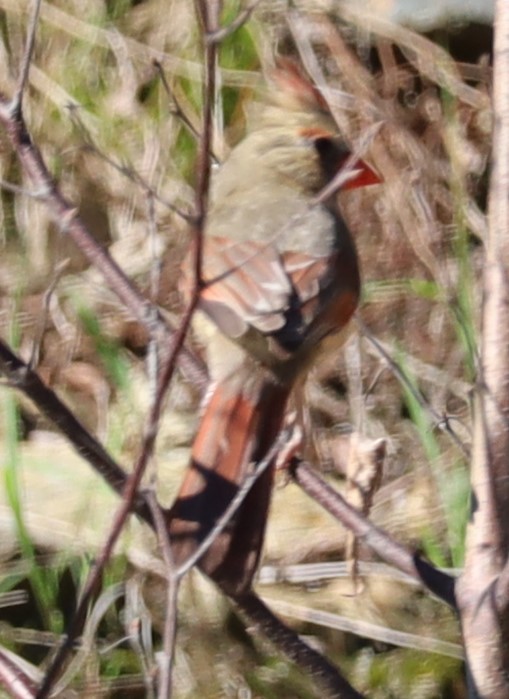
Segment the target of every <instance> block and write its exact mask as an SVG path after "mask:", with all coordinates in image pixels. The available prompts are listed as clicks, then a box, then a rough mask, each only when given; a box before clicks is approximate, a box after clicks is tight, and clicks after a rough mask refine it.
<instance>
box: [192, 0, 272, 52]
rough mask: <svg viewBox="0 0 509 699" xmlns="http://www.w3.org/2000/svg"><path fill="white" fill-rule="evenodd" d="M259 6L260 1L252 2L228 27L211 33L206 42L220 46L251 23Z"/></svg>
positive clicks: (254, 0) (253, 0)
mask: <svg viewBox="0 0 509 699" xmlns="http://www.w3.org/2000/svg"><path fill="white" fill-rule="evenodd" d="M259 4H260V0H252V1H251V2H250V3H249V5H248V6H247V7H245V8H244V9H243V10H241V11H240V12H239V14H238V15H237V16H236V17H235V19H233V20H232V21H231V22H230V24H228V25H227V26H226V27H222V28H221V29H216V30H215V31H210V32H209V33H208V34H207V35H206V37H205V38H206V41H207V42H208V43H215V44H220V43H221V42H222V41H224V40H225V39H227V38H228V37H229V36H231V35H232V34H234V33H235V32H236V31H237V29H240V28H241V27H242V26H243V25H244V24H245V23H246V22H248V21H249V18H250V17H251V15H252V14H253V12H254V11H255V9H256V8H257V6H258V5H259Z"/></svg>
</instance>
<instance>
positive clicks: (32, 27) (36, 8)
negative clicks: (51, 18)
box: [10, 0, 42, 118]
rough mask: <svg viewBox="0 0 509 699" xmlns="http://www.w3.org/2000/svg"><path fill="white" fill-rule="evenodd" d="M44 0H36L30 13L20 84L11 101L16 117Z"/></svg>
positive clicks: (26, 81) (26, 78)
mask: <svg viewBox="0 0 509 699" xmlns="http://www.w3.org/2000/svg"><path fill="white" fill-rule="evenodd" d="M41 2H42V0H34V2H33V5H32V14H31V15H30V22H29V25H28V34H27V39H26V42H25V50H24V52H23V59H22V61H21V68H20V71H19V78H18V84H17V86H16V92H15V93H14V97H13V99H12V101H11V105H10V106H11V109H12V114H13V116H14V117H15V118H17V117H20V116H21V109H22V102H23V95H24V93H25V89H26V86H27V83H28V72H29V70H30V64H31V62H32V56H33V54H34V47H35V35H36V32H37V25H38V23H39V14H40V10H41Z"/></svg>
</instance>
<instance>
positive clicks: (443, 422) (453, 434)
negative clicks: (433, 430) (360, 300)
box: [355, 314, 470, 459]
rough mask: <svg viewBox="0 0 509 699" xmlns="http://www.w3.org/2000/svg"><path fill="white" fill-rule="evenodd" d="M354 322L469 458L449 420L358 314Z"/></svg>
mask: <svg viewBox="0 0 509 699" xmlns="http://www.w3.org/2000/svg"><path fill="white" fill-rule="evenodd" d="M355 322H356V324H357V326H358V328H359V330H360V331H361V333H362V334H363V336H364V337H365V338H366V339H367V340H368V342H370V343H371V345H373V347H374V348H375V349H376V351H377V352H378V354H379V355H380V356H381V357H382V358H383V359H384V361H385V362H387V364H388V366H389V367H390V369H391V371H392V373H393V374H394V376H395V377H396V378H397V379H398V381H399V382H400V383H401V384H402V385H403V386H404V387H405V389H406V390H407V391H409V392H410V393H411V394H412V396H413V398H414V399H415V400H416V401H417V402H418V403H419V405H420V406H421V407H422V408H424V410H426V411H427V412H428V413H429V415H431V417H432V418H433V421H434V423H435V425H437V426H438V427H440V429H441V430H442V431H443V432H445V433H446V434H448V435H449V437H450V438H451V439H452V441H453V442H454V443H455V444H456V446H457V447H458V448H459V449H460V451H461V452H462V453H463V455H464V456H465V458H466V459H469V458H470V449H469V448H468V447H467V445H466V444H465V443H464V442H463V441H462V440H461V439H460V437H459V436H458V435H457V434H456V432H455V430H454V429H453V427H452V426H451V420H450V419H444V416H443V415H441V414H440V413H438V412H437V411H436V410H435V408H434V407H433V406H432V405H431V404H430V403H429V402H428V401H427V400H426V399H425V398H424V396H423V395H422V393H421V392H420V391H419V390H418V389H416V388H415V386H413V384H412V382H411V381H409V380H408V377H407V376H406V374H405V372H404V371H402V369H401V367H400V366H399V365H398V363H397V362H395V361H394V359H393V358H392V357H391V356H390V354H389V353H388V352H387V351H386V350H385V348H384V347H383V346H382V345H381V343H380V342H379V341H378V340H377V338H376V337H375V336H374V335H373V333H372V332H371V331H370V330H369V328H368V327H367V325H365V323H364V322H363V321H362V319H361V318H360V316H359V315H358V314H356V315H355Z"/></svg>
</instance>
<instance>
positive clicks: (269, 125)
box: [169, 64, 379, 596]
mask: <svg viewBox="0 0 509 699" xmlns="http://www.w3.org/2000/svg"><path fill="white" fill-rule="evenodd" d="M274 80H275V83H276V87H277V90H276V91H275V95H274V97H273V99H272V101H271V103H270V104H268V105H267V106H266V107H265V108H264V110H263V112H262V114H261V116H260V119H259V122H258V124H257V128H256V129H255V130H253V131H251V132H250V133H249V135H248V136H247V137H246V138H245V139H244V140H243V141H241V142H240V143H239V145H237V146H236V147H235V148H234V149H233V151H232V152H231V154H230V156H229V158H228V159H227V160H226V161H225V162H224V164H223V165H222V166H221V167H220V169H219V171H218V173H217V175H216V177H215V182H214V184H213V189H212V204H211V207H210V210H209V212H208V217H207V224H206V230H205V239H204V246H203V281H204V285H203V287H202V289H201V292H200V301H199V309H200V311H199V314H198V315H200V316H201V317H200V318H199V322H198V334H199V337H200V338H201V340H202V342H203V343H204V344H205V345H206V348H207V360H208V367H209V371H210V376H211V379H212V382H213V383H212V389H211V391H210V392H209V396H208V400H207V402H206V405H205V407H204V413H203V417H202V419H201V423H200V425H199V428H198V433H197V436H196V438H195V441H194V444H193V448H192V456H191V462H190V465H189V468H188V470H187V473H186V475H185V477H184V481H183V483H182V486H181V489H180V492H179V495H178V497H177V500H176V502H175V504H174V506H173V507H172V508H171V510H170V516H169V523H170V535H171V541H172V544H173V554H174V557H175V560H176V562H177V563H178V562H181V561H183V560H184V559H185V558H187V556H189V555H190V554H192V553H193V552H194V551H195V550H196V547H197V546H198V545H199V543H200V542H201V541H202V540H203V538H204V537H205V536H206V535H207V534H208V533H209V532H210V531H211V529H212V528H213V526H214V524H215V522H216V521H217V519H218V518H219V517H220V516H221V515H222V513H223V512H224V510H225V508H226V507H227V506H228V504H229V502H230V501H231V499H232V497H233V496H234V494H235V493H236V491H237V489H238V488H239V485H240V484H241V483H242V482H243V480H244V478H245V477H246V474H247V473H248V472H249V470H250V469H251V468H252V466H253V464H255V463H256V462H258V461H260V460H261V459H263V457H264V456H265V455H266V454H267V453H268V450H269V449H270V448H271V446H272V445H273V443H274V440H275V439H276V437H277V435H278V433H279V431H280V429H281V427H282V423H283V419H284V414H285V407H286V404H287V401H288V397H289V395H290V392H291V391H292V388H293V387H294V386H295V384H296V383H297V381H298V380H299V379H300V378H301V377H303V376H305V374H306V372H307V370H308V369H309V367H310V365H311V364H312V363H313V362H314V361H316V357H317V355H319V353H320V352H321V351H323V349H324V344H326V343H325V340H326V339H327V338H328V337H329V336H335V337H338V336H340V335H341V330H343V328H344V327H345V326H346V325H347V323H348V320H349V319H350V317H351V315H352V313H353V312H354V310H355V308H356V306H357V302H358V298H359V291H360V278H359V268H358V263H357V255H356V250H355V246H354V243H353V240H352V238H351V236H350V233H349V231H348V229H347V227H346V225H345V223H344V221H343V219H342V217H341V214H340V211H339V208H338V203H337V196H336V194H332V195H331V196H329V197H328V198H327V199H326V200H324V201H322V202H320V203H317V195H318V193H319V192H320V191H321V190H322V188H324V187H325V186H326V185H327V184H328V183H330V182H331V180H332V179H333V178H334V177H335V175H336V174H337V173H338V172H339V171H340V170H341V168H342V166H344V164H345V162H346V160H347V158H348V157H349V155H350V153H349V151H348V149H347V147H346V145H345V144H344V143H343V141H342V140H341V139H340V138H339V135H338V132H337V128H336V125H335V123H334V121H333V119H332V117H331V115H330V113H329V112H328V110H327V105H326V103H325V101H324V99H323V97H322V96H321V95H320V93H319V92H318V91H317V90H316V89H315V88H314V87H313V86H312V85H311V84H310V82H309V81H308V80H307V79H306V78H305V77H304V76H303V75H302V74H301V73H300V71H299V70H298V69H297V68H296V67H294V66H293V64H292V65H290V64H287V65H286V66H285V67H283V68H281V69H279V70H278V71H277V72H276V73H275V75H274ZM378 181H379V178H378V177H377V176H376V175H375V173H374V172H373V171H372V170H371V169H370V168H369V167H368V166H367V165H366V164H365V163H364V162H363V161H361V160H359V161H357V162H356V163H355V164H354V169H353V175H352V177H351V179H350V180H349V181H348V184H347V185H345V186H346V187H348V188H353V187H357V186H362V185H365V184H370V183H375V182H378ZM193 283H194V279H193V273H192V264H191V262H190V259H189V258H188V260H187V264H185V267H184V273H183V282H182V285H181V288H182V289H183V293H184V296H188V295H189V293H190V290H191V288H192V284H193ZM273 472H274V464H272V465H271V467H270V468H268V469H266V470H265V471H264V473H263V474H262V475H261V477H260V478H259V479H258V480H257V481H256V483H255V485H254V486H253V488H252V489H251V490H250V492H249V494H248V495H247V497H246V499H245V500H244V501H243V503H242V505H241V507H240V509H239V510H238V511H237V513H236V515H235V516H234V518H233V520H232V521H231V522H230V523H229V525H228V526H227V528H226V529H225V530H224V531H223V532H222V533H221V534H220V535H219V536H218V537H217V538H216V539H215V540H214V542H213V544H212V546H211V547H210V548H209V549H208V551H207V552H206V553H205V554H204V555H203V556H202V558H201V559H200V561H199V563H198V565H199V567H200V568H201V569H202V570H203V572H205V573H206V574H207V575H208V576H209V577H211V578H212V579H213V580H214V581H215V582H216V583H218V584H219V585H220V587H221V588H222V589H223V590H224V591H225V592H227V593H229V594H231V595H233V596H235V595H240V594H242V593H243V592H246V591H247V590H248V589H249V587H250V585H251V581H252V578H253V575H254V573H255V571H256V567H257V564H258V560H259V556H260V549H261V546H262V542H263V536H264V531H265V522H266V519H267V510H268V506H269V501H270V494H271V489H272V481H273Z"/></svg>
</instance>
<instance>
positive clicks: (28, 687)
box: [0, 648, 37, 699]
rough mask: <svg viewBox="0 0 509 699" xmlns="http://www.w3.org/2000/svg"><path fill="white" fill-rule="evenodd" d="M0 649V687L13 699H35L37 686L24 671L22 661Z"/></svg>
mask: <svg viewBox="0 0 509 699" xmlns="http://www.w3.org/2000/svg"><path fill="white" fill-rule="evenodd" d="M17 661H18V658H17V657H16V656H14V654H13V653H11V652H10V651H8V650H6V649H4V648H0V685H2V686H3V687H4V688H5V689H6V691H8V692H9V696H11V697H13V699H35V696H36V692H37V684H36V682H35V681H34V679H33V678H32V677H30V676H29V675H28V673H27V672H26V671H25V669H24V661H22V660H21V658H20V659H19V662H17Z"/></svg>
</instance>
